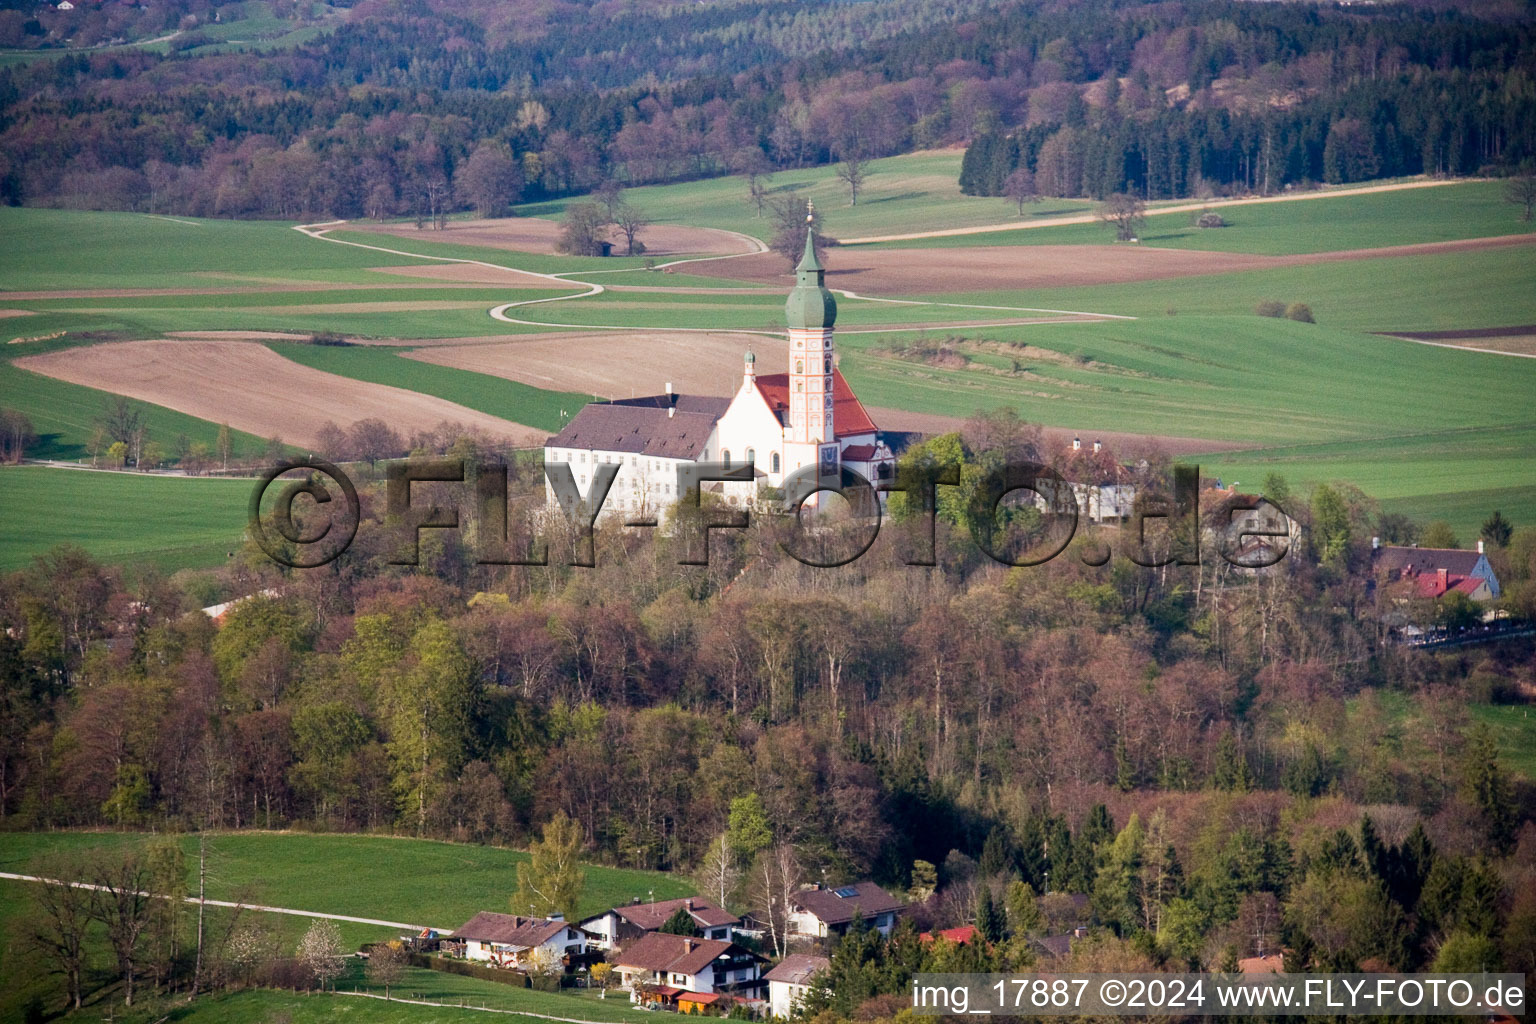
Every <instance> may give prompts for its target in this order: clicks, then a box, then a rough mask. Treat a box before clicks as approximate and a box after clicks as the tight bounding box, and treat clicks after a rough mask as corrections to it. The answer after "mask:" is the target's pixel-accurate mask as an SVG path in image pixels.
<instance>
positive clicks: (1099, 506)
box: [1034, 437, 1136, 523]
mask: <svg viewBox="0 0 1536 1024" xmlns="http://www.w3.org/2000/svg"><path fill="white" fill-rule="evenodd" d="M1058 471H1059V472H1060V473H1061V477H1062V480H1063V481H1064V484H1065V487H1066V489H1067V492H1068V493H1070V494H1071V496H1072V498H1073V499H1074V500H1075V501H1076V502H1077V510H1078V515H1079V516H1081V517H1082V518H1083V519H1085V520H1087V521H1088V522H1090V523H1123V522H1125V521H1126V520H1128V519H1130V517H1131V516H1132V514H1133V513H1134V512H1135V510H1136V486H1135V484H1133V483H1132V482H1131V475H1132V474H1131V471H1130V470H1128V469H1127V468H1126V467H1124V466H1122V465H1121V464H1120V463H1119V462H1117V461H1116V460H1115V458H1114V456H1113V455H1111V454H1110V453H1109V451H1108V450H1107V449H1105V447H1104V442H1102V441H1094V442H1093V444H1092V446H1091V447H1090V448H1084V447H1083V439H1082V438H1080V437H1074V438H1073V439H1072V447H1071V448H1070V449H1068V450H1067V452H1066V455H1065V457H1064V458H1063V459H1062V460H1061V466H1060V468H1059V470H1058ZM1039 488H1040V491H1039V492H1038V493H1036V495H1035V498H1034V503H1035V507H1036V508H1038V509H1040V511H1042V512H1046V511H1050V510H1051V509H1053V508H1062V509H1064V508H1065V507H1066V506H1065V504H1064V499H1065V495H1062V496H1061V497H1060V498H1058V496H1057V495H1056V493H1055V489H1054V484H1053V482H1052V481H1049V480H1042V481H1040V483H1039Z"/></svg>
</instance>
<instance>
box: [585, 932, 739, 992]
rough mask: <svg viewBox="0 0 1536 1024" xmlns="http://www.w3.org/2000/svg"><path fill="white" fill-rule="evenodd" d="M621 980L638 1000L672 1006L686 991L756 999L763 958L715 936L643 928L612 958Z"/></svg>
mask: <svg viewBox="0 0 1536 1024" xmlns="http://www.w3.org/2000/svg"><path fill="white" fill-rule="evenodd" d="M611 961H612V963H613V969H614V970H615V971H616V972H617V973H618V975H619V982H620V984H621V985H622V986H623V987H624V988H627V989H628V990H629V993H630V998H631V999H633V1000H634V1001H635V1002H637V1003H644V1002H652V1003H661V1004H663V1005H667V1006H676V1005H677V1002H678V999H679V997H681V996H687V995H690V994H699V995H712V994H720V995H729V996H736V997H740V998H746V999H756V998H759V996H760V994H761V991H762V988H763V982H762V979H761V978H760V976H759V975H760V972H761V967H762V964H763V962H764V958H763V957H761V956H759V955H758V954H756V953H754V952H752V951H751V950H750V949H746V948H744V947H742V946H738V945H737V944H736V943H734V942H726V941H723V940H720V939H695V938H690V937H689V936H686V935H672V934H670V933H668V932H647V933H646V934H645V935H643V936H641V937H640V938H639V939H638V940H636V941H635V942H632V943H630V944H629V945H627V946H625V947H624V948H623V949H622V950H620V951H619V952H618V953H615V954H613V956H612V957H611Z"/></svg>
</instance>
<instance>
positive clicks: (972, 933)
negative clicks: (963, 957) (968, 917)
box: [918, 924, 976, 946]
mask: <svg viewBox="0 0 1536 1024" xmlns="http://www.w3.org/2000/svg"><path fill="white" fill-rule="evenodd" d="M918 938H920V939H922V940H923V941H924V942H932V941H933V940H934V939H936V938H939V939H947V940H948V941H950V942H953V943H956V944H957V945H961V946H963V945H965V944H966V943H967V942H972V941H974V940H975V939H976V926H975V925H973V924H967V925H961V926H960V927H959V928H945V929H944V930H943V931H941V932H939V933H938V934H937V935H935V934H934V933H933V932H923V933H922V934H921V935H919V936H918Z"/></svg>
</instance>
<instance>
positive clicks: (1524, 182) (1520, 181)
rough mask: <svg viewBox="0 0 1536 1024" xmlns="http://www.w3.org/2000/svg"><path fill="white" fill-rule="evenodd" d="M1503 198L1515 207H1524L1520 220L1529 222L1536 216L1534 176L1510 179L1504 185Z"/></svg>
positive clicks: (1535, 178) (1535, 177)
mask: <svg viewBox="0 0 1536 1024" xmlns="http://www.w3.org/2000/svg"><path fill="white" fill-rule="evenodd" d="M1504 198H1505V199H1507V200H1508V201H1510V202H1511V203H1514V204H1515V205H1516V206H1520V207H1524V212H1523V213H1521V215H1520V219H1521V220H1530V219H1531V217H1532V216H1536V174H1522V175H1520V176H1519V177H1515V178H1510V179H1509V181H1508V182H1506V183H1505V185H1504Z"/></svg>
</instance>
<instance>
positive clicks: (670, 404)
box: [667, 381, 677, 419]
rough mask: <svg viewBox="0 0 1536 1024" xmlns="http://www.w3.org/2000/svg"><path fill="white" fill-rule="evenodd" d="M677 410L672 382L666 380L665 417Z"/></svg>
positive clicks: (669, 417)
mask: <svg viewBox="0 0 1536 1024" xmlns="http://www.w3.org/2000/svg"><path fill="white" fill-rule="evenodd" d="M675 412H677V396H676V395H674V394H673V393H672V382H671V381H667V419H671V418H672V414H673V413H675Z"/></svg>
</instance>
